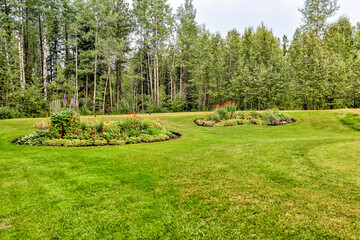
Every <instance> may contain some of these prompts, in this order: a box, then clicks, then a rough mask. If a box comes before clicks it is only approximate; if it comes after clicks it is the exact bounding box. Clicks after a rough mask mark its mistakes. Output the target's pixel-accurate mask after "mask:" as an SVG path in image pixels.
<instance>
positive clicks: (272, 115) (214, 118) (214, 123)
mask: <svg viewBox="0 0 360 240" xmlns="http://www.w3.org/2000/svg"><path fill="white" fill-rule="evenodd" d="M235 106H236V105H235ZM226 113H227V114H226ZM294 121H295V120H294V119H292V118H291V117H290V116H289V115H288V114H285V113H281V112H279V110H278V109H273V110H267V111H265V112H264V113H260V112H256V111H251V112H234V113H232V112H227V109H226V108H225V107H223V105H221V106H220V107H219V106H217V108H216V109H215V112H214V113H213V114H211V115H210V116H207V117H204V118H198V119H196V120H195V123H196V124H197V125H199V126H203V127H225V126H236V125H243V124H255V125H282V124H287V123H292V122H294Z"/></svg>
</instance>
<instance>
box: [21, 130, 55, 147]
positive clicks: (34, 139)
mask: <svg viewBox="0 0 360 240" xmlns="http://www.w3.org/2000/svg"><path fill="white" fill-rule="evenodd" d="M54 137H55V136H54V133H53V132H52V131H50V130H38V131H36V132H34V133H31V134H29V135H26V136H23V137H21V138H19V139H18V141H17V144H19V145H30V146H42V145H44V142H45V141H46V140H48V139H51V138H54Z"/></svg>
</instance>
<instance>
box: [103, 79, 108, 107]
mask: <svg viewBox="0 0 360 240" xmlns="http://www.w3.org/2000/svg"><path fill="white" fill-rule="evenodd" d="M107 84H108V76H106V81H105V90H104V101H103V112H104V113H105V100H106V89H107Z"/></svg>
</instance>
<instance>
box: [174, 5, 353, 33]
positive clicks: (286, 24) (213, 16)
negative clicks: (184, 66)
mask: <svg viewBox="0 0 360 240" xmlns="http://www.w3.org/2000/svg"><path fill="white" fill-rule="evenodd" d="M168 2H169V3H170V5H171V6H172V8H173V9H174V10H176V9H177V8H178V6H180V4H182V3H183V2H184V0H168ZM193 4H194V6H195V8H196V9H197V22H198V24H205V25H206V27H207V28H208V29H209V30H210V31H211V32H217V31H219V32H221V34H222V36H226V33H227V32H228V31H229V30H231V29H233V28H236V29H237V30H239V31H240V32H241V33H242V32H243V31H244V29H245V27H249V26H253V27H256V26H258V25H259V24H260V23H261V22H264V24H265V25H266V26H267V27H269V28H271V29H272V30H273V32H274V34H275V36H276V37H279V38H282V36H283V35H284V34H286V35H287V36H288V38H292V36H293V34H294V32H295V30H296V28H297V27H299V26H300V25H301V23H302V22H301V17H302V15H301V13H300V12H299V11H298V9H299V8H302V7H303V4H304V1H303V0H193ZM338 5H339V6H340V9H339V11H338V13H337V15H336V16H335V17H333V18H332V21H334V20H336V19H338V18H339V17H340V16H342V15H347V16H348V17H349V18H350V21H351V23H352V24H353V25H355V24H356V23H357V22H360V0H338Z"/></svg>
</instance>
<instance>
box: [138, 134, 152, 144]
mask: <svg viewBox="0 0 360 240" xmlns="http://www.w3.org/2000/svg"><path fill="white" fill-rule="evenodd" d="M139 139H140V140H141V141H142V142H153V141H154V138H153V137H152V136H151V135H148V134H141V135H140V136H139Z"/></svg>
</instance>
